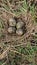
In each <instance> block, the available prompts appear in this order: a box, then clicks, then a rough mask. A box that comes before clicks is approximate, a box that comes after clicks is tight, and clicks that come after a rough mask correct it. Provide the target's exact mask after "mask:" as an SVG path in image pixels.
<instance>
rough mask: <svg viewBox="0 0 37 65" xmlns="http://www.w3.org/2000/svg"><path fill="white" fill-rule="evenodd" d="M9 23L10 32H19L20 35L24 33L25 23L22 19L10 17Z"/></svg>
mask: <svg viewBox="0 0 37 65" xmlns="http://www.w3.org/2000/svg"><path fill="white" fill-rule="evenodd" d="M8 24H9V25H8V30H7V31H8V33H9V34H17V35H19V36H21V35H23V34H24V29H25V23H24V22H23V21H22V20H21V19H19V20H18V21H16V20H15V19H14V18H10V19H9V21H8Z"/></svg>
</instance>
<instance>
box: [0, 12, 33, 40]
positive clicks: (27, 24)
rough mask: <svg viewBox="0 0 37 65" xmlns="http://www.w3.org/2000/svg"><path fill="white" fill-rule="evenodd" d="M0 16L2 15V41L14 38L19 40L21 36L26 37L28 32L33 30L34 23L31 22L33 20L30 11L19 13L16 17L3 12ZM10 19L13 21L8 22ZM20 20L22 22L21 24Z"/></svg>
mask: <svg viewBox="0 0 37 65" xmlns="http://www.w3.org/2000/svg"><path fill="white" fill-rule="evenodd" d="M1 17H3V19H4V22H3V26H4V29H3V34H4V38H3V41H4V40H5V41H9V40H14V41H15V40H21V39H22V38H23V39H24V38H25V39H26V37H27V36H28V35H30V32H32V30H33V27H34V25H33V23H32V21H33V20H32V19H31V18H32V17H31V14H30V13H28V14H23V15H22V14H21V15H20V16H18V17H17V16H12V15H10V14H7V13H5V15H3V14H2V16H1ZM10 19H14V21H13V22H12V21H10V24H9V20H10ZM11 22H12V23H11ZM15 22H16V23H15ZM20 22H22V24H21V23H20ZM11 28H13V29H11ZM20 30H21V31H20ZM10 31H11V32H10Z"/></svg>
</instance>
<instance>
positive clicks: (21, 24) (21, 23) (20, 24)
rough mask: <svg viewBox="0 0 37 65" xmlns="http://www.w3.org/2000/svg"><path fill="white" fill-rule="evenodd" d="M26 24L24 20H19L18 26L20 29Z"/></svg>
mask: <svg viewBox="0 0 37 65" xmlns="http://www.w3.org/2000/svg"><path fill="white" fill-rule="evenodd" d="M23 26H24V22H22V21H21V22H17V24H16V28H17V29H19V28H22V27H23Z"/></svg>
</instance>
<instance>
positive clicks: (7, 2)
mask: <svg viewBox="0 0 37 65" xmlns="http://www.w3.org/2000/svg"><path fill="white" fill-rule="evenodd" d="M36 2H37V0H29V1H28V0H0V65H37V5H36ZM10 18H15V19H17V20H18V19H22V21H23V22H25V24H26V33H25V34H24V35H23V36H18V35H15V34H14V35H9V34H8V32H7V28H8V20H9V19H10Z"/></svg>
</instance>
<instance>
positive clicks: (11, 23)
mask: <svg viewBox="0 0 37 65" xmlns="http://www.w3.org/2000/svg"><path fill="white" fill-rule="evenodd" d="M9 26H16V21H15V19H13V18H10V19H9Z"/></svg>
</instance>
